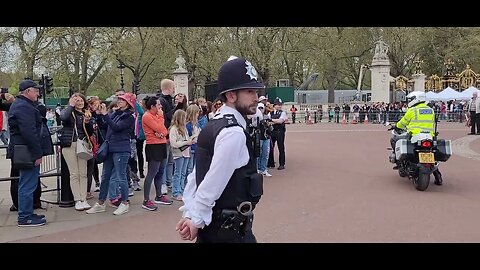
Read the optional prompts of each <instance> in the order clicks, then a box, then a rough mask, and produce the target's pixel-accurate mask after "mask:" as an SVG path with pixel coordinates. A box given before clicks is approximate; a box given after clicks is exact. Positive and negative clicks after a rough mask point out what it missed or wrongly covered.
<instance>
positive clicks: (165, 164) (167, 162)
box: [155, 141, 173, 186]
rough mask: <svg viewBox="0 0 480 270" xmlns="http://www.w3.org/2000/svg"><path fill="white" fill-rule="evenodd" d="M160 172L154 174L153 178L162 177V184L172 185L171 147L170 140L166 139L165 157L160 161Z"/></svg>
mask: <svg viewBox="0 0 480 270" xmlns="http://www.w3.org/2000/svg"><path fill="white" fill-rule="evenodd" d="M160 166H161V167H162V172H164V173H163V174H157V175H155V178H157V177H162V185H164V184H166V185H167V186H171V185H172V177H173V156H172V148H171V147H170V142H168V141H167V158H166V159H164V160H163V161H162V165H160Z"/></svg>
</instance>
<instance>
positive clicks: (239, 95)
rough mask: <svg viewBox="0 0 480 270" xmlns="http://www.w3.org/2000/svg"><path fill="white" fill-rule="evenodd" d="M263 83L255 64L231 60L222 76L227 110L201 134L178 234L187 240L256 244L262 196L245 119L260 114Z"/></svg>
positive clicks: (225, 65) (218, 114) (259, 176)
mask: <svg viewBox="0 0 480 270" xmlns="http://www.w3.org/2000/svg"><path fill="white" fill-rule="evenodd" d="M264 87H265V86H264V85H263V84H262V83H260V82H259V81H258V74H257V71H256V70H255V68H254V67H253V66H252V64H251V63H250V62H249V61H247V60H245V59H243V58H237V57H234V56H232V57H230V58H229V60H228V61H227V62H225V63H224V64H223V66H222V67H221V68H220V71H219V73H218V88H219V91H220V93H219V95H220V98H221V99H222V101H223V102H224V105H223V106H222V107H221V108H220V110H219V112H218V113H217V114H216V115H215V117H214V118H213V119H212V120H211V121H209V122H208V124H207V125H206V126H205V128H204V129H203V130H202V132H201V133H200V136H199V137H198V142H197V149H196V155H195V159H196V165H195V168H194V169H193V172H192V173H191V174H190V175H188V183H187V186H186V187H185V191H184V197H183V201H184V206H182V207H180V210H181V211H183V215H182V218H181V219H180V221H179V222H178V224H177V226H176V229H177V231H178V232H179V234H180V236H181V237H182V239H184V240H194V239H195V238H197V242H199V243H204V242H209V243H212V242H216V243H218V242H224V243H256V238H255V236H254V235H253V232H252V222H253V213H252V211H253V209H254V208H255V205H256V204H257V203H258V201H259V200H260V197H261V195H262V194H263V176H262V175H261V174H258V173H257V166H256V157H255V155H253V145H254V142H253V139H252V137H251V136H250V135H249V132H248V131H247V130H246V121H245V116H246V115H251V114H254V113H255V112H256V109H257V103H258V96H257V92H256V91H257V89H263V88H264Z"/></svg>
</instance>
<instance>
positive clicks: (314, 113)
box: [313, 111, 317, 124]
mask: <svg viewBox="0 0 480 270" xmlns="http://www.w3.org/2000/svg"><path fill="white" fill-rule="evenodd" d="M313 119H314V121H315V124H316V123H317V111H314V112H313Z"/></svg>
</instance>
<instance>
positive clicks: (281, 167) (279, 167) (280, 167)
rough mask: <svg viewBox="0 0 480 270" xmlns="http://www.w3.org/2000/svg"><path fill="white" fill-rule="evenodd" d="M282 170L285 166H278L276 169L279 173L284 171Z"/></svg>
mask: <svg viewBox="0 0 480 270" xmlns="http://www.w3.org/2000/svg"><path fill="white" fill-rule="evenodd" d="M284 169H285V166H283V165H280V166H278V168H277V170H279V171H280V170H284Z"/></svg>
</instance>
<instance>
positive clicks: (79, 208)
mask: <svg viewBox="0 0 480 270" xmlns="http://www.w3.org/2000/svg"><path fill="white" fill-rule="evenodd" d="M75 210H77V211H83V210H85V207H84V206H83V202H82V201H76V202H75Z"/></svg>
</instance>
